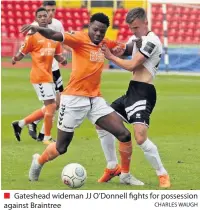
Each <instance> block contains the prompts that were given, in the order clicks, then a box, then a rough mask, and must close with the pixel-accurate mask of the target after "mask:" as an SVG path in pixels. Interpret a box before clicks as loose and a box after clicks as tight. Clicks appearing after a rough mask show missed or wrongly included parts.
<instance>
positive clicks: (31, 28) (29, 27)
mask: <svg viewBox="0 0 200 210" xmlns="http://www.w3.org/2000/svg"><path fill="white" fill-rule="evenodd" d="M37 29H38V26H34V25H30V24H26V25H23V26H22V28H21V30H20V32H21V33H26V32H28V31H30V33H29V34H30V35H31V34H35V33H36V32H37Z"/></svg>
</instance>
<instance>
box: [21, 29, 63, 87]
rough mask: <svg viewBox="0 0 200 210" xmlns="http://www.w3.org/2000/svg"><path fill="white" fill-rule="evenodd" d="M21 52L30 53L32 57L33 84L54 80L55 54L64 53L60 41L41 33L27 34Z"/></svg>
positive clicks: (31, 78)
mask: <svg viewBox="0 0 200 210" xmlns="http://www.w3.org/2000/svg"><path fill="white" fill-rule="evenodd" d="M19 52H21V53H22V54H23V55H26V54H28V53H30V54H31V57H32V68H31V72H30V81H31V83H33V84H39V83H46V82H53V76H52V69H51V68H52V62H53V58H54V55H59V54H61V53H62V51H61V44H60V43H59V42H56V41H53V40H50V39H46V38H45V37H43V36H42V35H40V34H39V33H35V34H33V35H27V36H26V38H25V42H24V44H22V46H21V48H20V50H19Z"/></svg>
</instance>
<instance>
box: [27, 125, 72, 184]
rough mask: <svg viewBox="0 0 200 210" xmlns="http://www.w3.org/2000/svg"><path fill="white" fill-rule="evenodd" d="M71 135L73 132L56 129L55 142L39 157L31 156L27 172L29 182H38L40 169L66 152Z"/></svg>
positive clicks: (36, 155)
mask: <svg viewBox="0 0 200 210" xmlns="http://www.w3.org/2000/svg"><path fill="white" fill-rule="evenodd" d="M73 135H74V132H65V131H62V130H60V129H58V135H57V141H56V142H53V143H50V144H49V145H48V146H47V148H46V149H45V150H44V152H43V153H42V154H41V155H39V154H34V155H33V160H32V164H31V167H30V170H29V180H30V181H37V180H38V178H39V175H40V172H41V169H42V167H43V165H44V164H45V163H46V162H48V161H51V160H54V159H55V158H57V157H58V156H59V155H62V154H64V153H66V152H67V148H68V146H69V144H70V142H71V140H72V138H73Z"/></svg>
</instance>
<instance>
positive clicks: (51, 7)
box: [28, 0, 64, 143]
mask: <svg viewBox="0 0 200 210" xmlns="http://www.w3.org/2000/svg"><path fill="white" fill-rule="evenodd" d="M42 7H44V8H45V9H46V10H47V12H48V18H49V20H48V28H50V29H52V30H55V31H58V32H62V33H64V27H63V25H62V23H61V22H60V21H59V20H57V19H55V18H54V16H55V12H56V2H55V1H45V0H44V1H43V3H42ZM32 25H37V22H33V23H32ZM52 73H53V80H54V84H55V90H56V106H57V109H58V108H59V104H60V93H61V92H62V91H63V80H62V76H61V74H60V69H59V65H58V62H57V61H56V60H55V59H53V64H52ZM39 122H40V121H35V122H34V123H31V124H29V125H28V129H29V135H30V136H31V137H32V138H33V139H37V140H38V141H43V138H44V124H43V125H42V128H41V131H40V133H39V135H38V136H37V131H36V129H37V124H38V123H39ZM49 143H50V142H49Z"/></svg>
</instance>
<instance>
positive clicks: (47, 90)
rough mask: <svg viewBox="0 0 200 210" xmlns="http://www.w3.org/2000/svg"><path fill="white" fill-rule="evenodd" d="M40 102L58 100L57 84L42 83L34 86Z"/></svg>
mask: <svg viewBox="0 0 200 210" xmlns="http://www.w3.org/2000/svg"><path fill="white" fill-rule="evenodd" d="M33 87H34V89H35V91H36V93H37V96H38V99H39V100H40V101H45V100H49V99H55V98H56V91H55V84H54V83H40V84H33Z"/></svg>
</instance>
